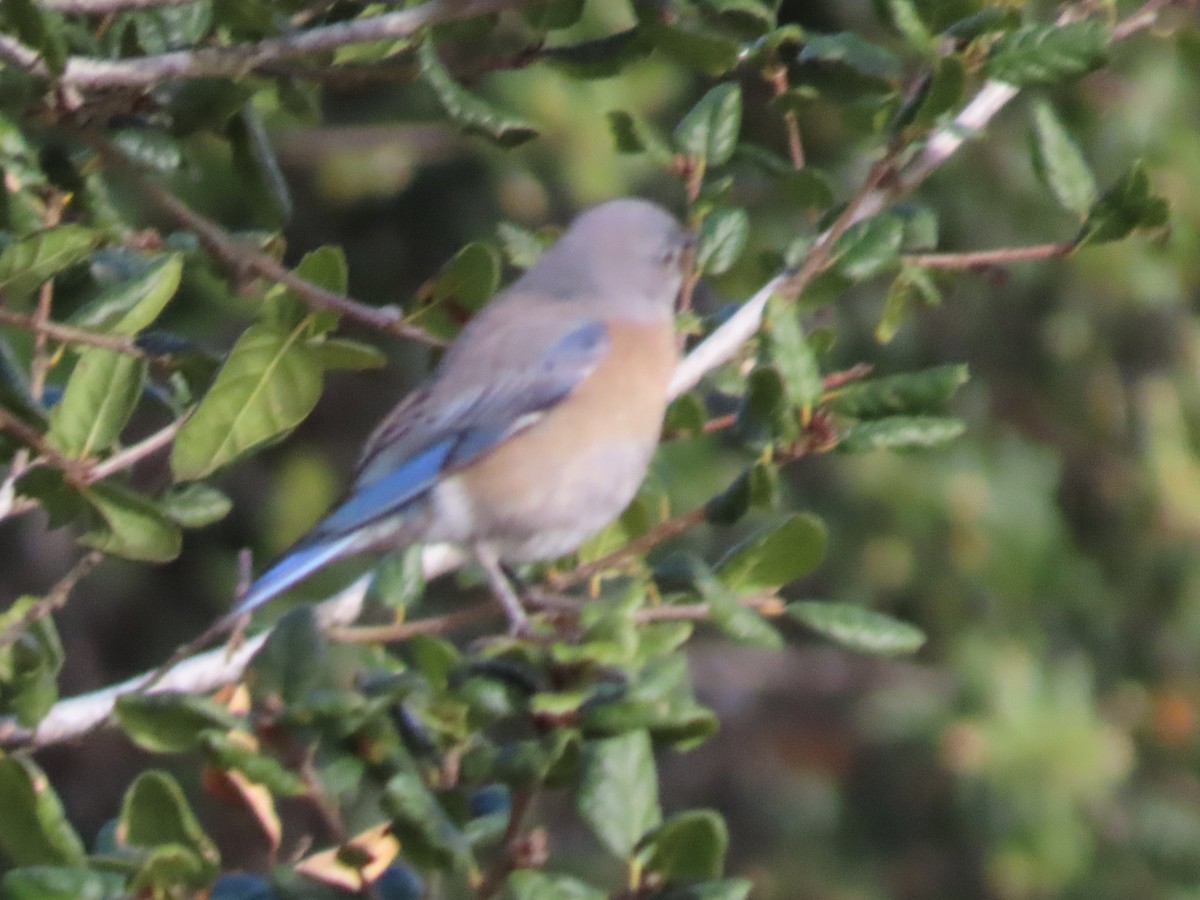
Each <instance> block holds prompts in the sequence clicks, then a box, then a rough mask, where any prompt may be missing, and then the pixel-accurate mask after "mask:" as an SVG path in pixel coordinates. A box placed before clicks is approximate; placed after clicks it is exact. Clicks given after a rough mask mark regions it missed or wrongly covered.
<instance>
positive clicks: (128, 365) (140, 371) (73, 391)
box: [46, 347, 147, 459]
mask: <svg viewBox="0 0 1200 900" xmlns="http://www.w3.org/2000/svg"><path fill="white" fill-rule="evenodd" d="M146 369H147V366H146V363H145V361H143V360H140V359H137V358H135V357H132V356H129V355H128V354H125V353H118V352H116V351H115V350H104V349H101V348H99V347H89V348H87V349H86V350H84V351H83V352H82V353H80V354H79V362H78V363H76V365H75V368H74V369H73V370H72V372H71V377H70V378H68V379H67V386H66V389H65V390H64V392H63V396H62V400H61V401H59V403H58V405H57V406H55V407H54V409H53V411H52V412H51V414H50V431H49V432H48V433H47V435H46V439H47V440H48V441H49V443H50V446H52V447H54V448H55V449H57V450H58V451H59V452H60V453H62V454H63V455H64V456H66V457H69V458H71V459H83V458H85V457H89V456H94V455H96V454H97V453H102V452H104V451H105V450H108V449H110V448H111V447H112V446H113V445H115V444H116V443H117V441H118V440H119V439H120V437H121V431H122V430H123V429H124V428H125V424H126V423H127V422H128V421H129V417H130V416H132V415H133V411H134V409H135V408H136V407H137V403H138V399H139V398H140V397H141V395H142V386H143V384H144V383H145V380H146Z"/></svg>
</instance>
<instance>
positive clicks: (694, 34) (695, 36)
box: [642, 22, 741, 77]
mask: <svg viewBox="0 0 1200 900" xmlns="http://www.w3.org/2000/svg"><path fill="white" fill-rule="evenodd" d="M642 32H643V33H644V34H646V35H648V36H649V38H650V40H651V41H652V42H653V45H654V48H655V49H656V50H658V51H660V52H662V53H663V54H664V55H666V56H668V57H670V58H671V59H672V60H674V61H675V62H677V63H679V64H680V65H682V66H687V67H688V68H692V69H696V70H698V71H701V72H704V73H705V74H707V75H712V76H714V77H715V76H718V75H723V74H725V73H726V72H728V71H729V70H730V69H732V68H733V67H734V66H735V65H737V62H738V53H739V52H740V49H741V48H740V47H739V45H738V43H737V41H735V40H731V39H730V38H729V37H728V36H727V35H725V34H724V33H722V32H720V31H713V30H710V29H706V28H698V27H696V26H694V25H690V24H684V23H682V22H672V23H666V22H649V23H644V24H643V25H642Z"/></svg>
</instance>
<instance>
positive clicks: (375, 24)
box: [0, 0, 528, 90]
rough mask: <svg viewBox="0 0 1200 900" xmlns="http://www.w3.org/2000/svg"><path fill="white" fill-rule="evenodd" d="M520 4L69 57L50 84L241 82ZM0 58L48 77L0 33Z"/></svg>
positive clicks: (491, 1) (432, 7)
mask: <svg viewBox="0 0 1200 900" xmlns="http://www.w3.org/2000/svg"><path fill="white" fill-rule="evenodd" d="M526 2H528V0H526ZM520 5H522V0H432V2H429V3H424V4H422V5H421V6H417V7H414V8H412V9H405V10H399V11H397V12H390V13H383V14H382V15H378V16H370V17H368V18H364V19H354V20H351V21H347V22H338V23H335V24H333V25H323V26H319V27H316V28H310V29H308V30H306V31H298V32H295V33H293V34H287V35H282V36H280V37H271V38H264V39H263V40H260V41H257V42H255V43H253V44H238V45H233V46H226V47H202V48H200V49H197V50H177V51H173V52H171V53H162V54H158V55H155V56H140V57H131V58H129V59H99V58H94V57H86V56H72V57H69V58H68V59H67V60H66V63H65V65H64V67H63V70H62V72H61V73H59V74H58V75H56V76H54V80H55V81H56V82H57V83H58V84H60V85H62V86H64V87H71V88H76V89H79V90H102V89H110V88H134V89H143V90H144V89H149V88H153V87H157V86H159V85H160V84H161V83H162V82H164V81H171V80H176V79H185V78H208V77H230V78H240V77H244V76H245V75H246V74H247V73H250V72H253V71H255V70H256V69H259V68H261V67H262V66H264V65H267V64H270V63H275V62H278V61H280V60H286V59H295V58H297V57H302V56H308V55H310V54H314V53H327V52H329V51H332V50H337V49H338V48H340V47H349V46H354V45H357V44H369V43H374V42H376V41H395V40H402V39H405V38H409V37H412V36H413V35H414V34H416V33H417V32H419V31H420V30H421V29H423V28H428V27H430V26H432V25H437V24H440V23H443V22H451V21H456V20H460V19H471V18H476V17H478V16H483V15H488V14H491V13H498V12H504V11H506V10H510V9H515V8H516V7H518V6H520ZM0 59H3V60H4V61H6V62H8V63H10V64H11V65H14V66H17V67H19V68H21V69H24V70H25V71H26V72H29V73H30V74H32V75H36V76H40V77H43V78H50V77H51V73H50V70H49V68H48V67H47V66H46V64H45V63H44V62H43V61H42V59H41V57H40V56H39V54H38V53H37V51H36V50H34V49H33V48H31V47H28V46H26V45H25V44H22V43H21V42H20V41H18V40H16V39H15V38H12V37H10V36H8V35H0Z"/></svg>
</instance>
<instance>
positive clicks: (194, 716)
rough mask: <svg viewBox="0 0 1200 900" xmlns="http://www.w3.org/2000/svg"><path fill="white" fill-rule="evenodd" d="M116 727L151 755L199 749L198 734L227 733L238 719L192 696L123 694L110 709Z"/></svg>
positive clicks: (202, 698)
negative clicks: (210, 732) (217, 731)
mask: <svg viewBox="0 0 1200 900" xmlns="http://www.w3.org/2000/svg"><path fill="white" fill-rule="evenodd" d="M113 715H114V717H115V719H116V722H117V726H118V727H119V728H120V729H121V730H122V731H124V732H125V734H126V735H128V737H129V739H130V740H132V741H133V742H134V743H135V744H137V745H138V746H139V747H141V748H142V749H144V750H149V751H150V752H152V753H182V752H183V751H185V750H194V749H196V748H197V747H199V746H201V735H202V733H203V732H205V731H209V730H212V729H217V730H219V731H229V730H231V729H234V728H239V727H241V726H242V725H243V723H242V721H241V719H239V718H238V717H237V716H235V715H233V714H232V713H230V712H228V711H227V710H226V709H225V708H224V707H223V706H221V705H220V704H219V703H216V702H214V701H212V700H209V699H208V698H207V697H199V696H195V695H192V694H182V693H173V692H161V693H156V694H124V695H122V696H120V697H118V698H117V702H116V705H115V706H114V707H113Z"/></svg>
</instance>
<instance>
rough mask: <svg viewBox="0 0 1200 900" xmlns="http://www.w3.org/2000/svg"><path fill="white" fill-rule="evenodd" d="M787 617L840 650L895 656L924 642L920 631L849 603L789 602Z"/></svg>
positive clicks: (913, 649) (914, 649) (916, 648)
mask: <svg viewBox="0 0 1200 900" xmlns="http://www.w3.org/2000/svg"><path fill="white" fill-rule="evenodd" d="M787 611H788V615H790V616H792V618H794V619H795V620H796V621H797V622H800V623H801V624H802V625H805V626H807V627H809V628H811V629H812V630H813V631H815V632H817V633H818V634H821V635H824V636H825V637H827V638H829V639H830V640H833V641H836V642H837V643H839V644H841V645H842V646H843V647H848V648H850V649H852V650H862V651H865V652H867V653H878V654H881V655H885V656H896V655H900V654H904V653H913V652H915V651H916V650H918V649H919V648H920V647H921V645H922V644H924V643H925V635H924V633H923V632H922V631H921V629H919V628H917V627H916V626H914V625H910V624H909V623H907V622H901V621H899V620H898V619H893V618H892V617H891V616H886V615H884V614H883V613H878V612H875V611H874V610H870V609H864V608H863V607H861V606H854V605H853V604H850V603H816V602H813V601H801V602H798V603H789V604H788V607H787Z"/></svg>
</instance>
